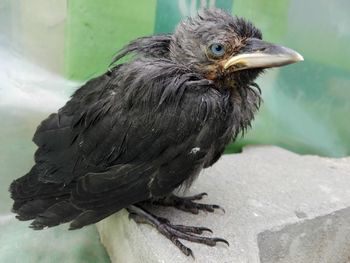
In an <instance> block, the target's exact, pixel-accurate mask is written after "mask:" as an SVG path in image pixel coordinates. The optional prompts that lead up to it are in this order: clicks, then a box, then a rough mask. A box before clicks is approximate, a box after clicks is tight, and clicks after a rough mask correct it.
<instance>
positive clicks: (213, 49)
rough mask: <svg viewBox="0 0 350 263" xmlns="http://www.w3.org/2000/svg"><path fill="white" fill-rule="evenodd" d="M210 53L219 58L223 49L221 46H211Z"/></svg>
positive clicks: (223, 51)
mask: <svg viewBox="0 0 350 263" xmlns="http://www.w3.org/2000/svg"><path fill="white" fill-rule="evenodd" d="M210 51H211V53H213V55H214V56H217V57H221V56H222V55H223V54H224V53H225V48H224V46H223V45H222V44H217V43H216V44H212V45H211V46H210Z"/></svg>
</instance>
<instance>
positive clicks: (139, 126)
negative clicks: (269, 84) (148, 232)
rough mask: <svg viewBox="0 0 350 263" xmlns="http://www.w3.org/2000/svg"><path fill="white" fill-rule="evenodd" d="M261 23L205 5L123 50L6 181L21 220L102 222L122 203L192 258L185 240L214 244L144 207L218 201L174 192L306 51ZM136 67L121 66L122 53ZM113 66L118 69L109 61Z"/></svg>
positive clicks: (53, 118) (36, 225)
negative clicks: (270, 74)
mask: <svg viewBox="0 0 350 263" xmlns="http://www.w3.org/2000/svg"><path fill="white" fill-rule="evenodd" d="M261 39H262V34H261V32H260V30H259V29H257V28H256V27H254V26H253V25H252V24H251V23H250V22H247V21H246V20H244V19H241V18H237V17H232V16H231V15H229V14H228V13H226V12H224V11H222V10H220V9H207V10H202V11H200V12H199V13H198V15H197V16H196V17H193V18H188V19H186V20H184V21H183V22H181V23H180V24H179V25H178V27H177V29H176V30H175V32H174V33H173V34H164V35H154V36H148V37H141V38H138V39H136V40H134V41H132V42H130V43H129V44H128V45H126V46H125V47H124V48H123V49H122V50H121V51H120V52H119V54H118V55H117V56H116V58H115V59H114V61H113V64H112V66H111V68H110V70H108V71H107V72H106V73H105V74H103V75H101V76H99V77H97V78H94V79H92V80H90V81H88V82H87V83H86V84H85V85H83V86H82V87H81V88H79V89H78V90H77V91H76V92H75V93H74V94H73V96H72V97H71V99H70V100H69V101H68V102H67V103H66V105H65V106H63V107H62V108H61V109H60V110H59V111H58V112H57V113H53V114H51V115H50V116H49V117H48V118H47V119H45V120H44V121H43V122H42V123H41V124H40V125H39V127H38V128H37V131H36V133H35V135H34V138H33V141H34V142H35V143H36V145H37V146H38V149H37V151H36V153H35V165H34V166H33V167H32V169H31V170H30V171H29V172H28V173H27V174H26V175H24V176H23V177H21V178H19V179H17V180H14V181H13V182H12V184H11V186H10V192H11V197H12V198H13V199H14V204H13V211H14V212H15V213H17V218H18V219H19V220H33V222H32V223H31V227H32V228H33V229H36V230H37V229H43V228H46V227H52V226H56V225H59V224H61V223H66V222H71V223H70V229H77V228H81V227H83V226H86V225H88V224H93V223H96V222H98V221H100V220H102V219H104V218H105V217H107V216H109V215H111V214H113V213H115V212H117V211H119V210H121V209H122V208H126V209H127V210H128V211H129V213H130V217H131V218H133V219H134V220H135V221H136V222H148V223H149V224H151V225H153V226H154V227H156V228H157V229H158V231H159V232H160V233H162V234H163V235H165V236H166V237H167V238H169V239H170V240H171V241H172V242H173V243H174V244H175V245H176V246H178V247H179V248H180V249H181V251H182V252H183V253H185V254H186V255H193V254H192V251H191V249H189V248H187V247H185V246H184V245H183V244H182V243H181V242H180V241H179V240H178V239H185V240H189V241H192V242H199V243H204V244H207V245H211V246H214V245H215V244H216V242H225V243H227V241H226V240H224V239H221V238H210V237H204V236H201V234H202V232H203V231H210V230H209V229H207V228H204V227H192V226H183V225H172V224H171V223H170V222H169V221H168V220H167V219H165V218H161V217H157V216H156V215H153V214H151V213H150V212H148V211H147V210H145V209H144V204H145V203H151V204H156V205H166V206H174V207H176V208H178V209H182V210H185V211H188V212H192V213H198V211H199V210H205V211H209V212H212V211H214V209H217V208H220V207H219V206H217V205H207V204H200V203H196V202H195V201H196V200H199V199H201V198H202V197H203V195H204V194H199V195H196V196H192V197H179V196H175V195H174V194H173V193H172V192H173V191H174V190H175V189H177V188H179V187H180V186H182V185H186V186H189V185H190V184H191V182H192V181H193V180H194V179H195V178H196V176H197V175H198V174H199V173H200V171H201V170H202V169H204V168H207V167H209V166H211V165H213V164H214V163H215V162H216V161H217V160H218V159H219V158H220V156H221V155H222V153H223V151H224V149H225V146H226V145H227V144H228V143H229V142H230V141H231V140H234V139H235V138H236V136H237V135H238V134H239V133H243V132H244V131H245V129H246V128H247V127H249V126H250V123H251V121H252V119H253V117H254V114H255V113H256V111H257V110H258V108H259V104H260V89H259V87H258V86H257V84H255V83H254V80H255V79H256V78H257V76H258V75H259V74H260V73H261V72H262V71H263V69H264V68H269V67H276V66H282V65H286V64H290V63H294V62H297V61H301V60H303V58H302V57H301V56H300V55H299V54H298V53H297V52H295V51H293V50H291V49H288V48H285V47H282V46H278V45H274V44H270V43H267V42H264V41H262V40H261ZM129 54H132V55H134V56H133V57H132V58H131V59H130V61H129V62H126V63H123V64H119V65H115V62H117V61H118V60H119V59H121V58H122V57H124V56H126V55H129ZM113 65H114V66H113Z"/></svg>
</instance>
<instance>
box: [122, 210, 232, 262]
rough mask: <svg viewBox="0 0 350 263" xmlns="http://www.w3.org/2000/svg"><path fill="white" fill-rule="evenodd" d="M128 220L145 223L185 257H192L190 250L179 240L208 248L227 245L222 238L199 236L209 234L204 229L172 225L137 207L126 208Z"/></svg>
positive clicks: (166, 220)
mask: <svg viewBox="0 0 350 263" xmlns="http://www.w3.org/2000/svg"><path fill="white" fill-rule="evenodd" d="M127 210H128V212H129V218H132V219H133V220H134V221H135V222H136V223H143V224H145V223H147V224H150V225H151V226H153V227H155V228H156V229H157V230H158V231H159V232H160V233H161V234H163V235H164V236H165V237H166V238H168V239H169V240H170V241H171V242H173V243H174V244H175V245H176V246H177V247H178V248H179V249H180V250H181V251H182V253H184V254H185V255H186V256H192V257H194V256H193V253H192V250H191V249H190V248H188V247H186V246H185V245H184V244H182V243H181V242H180V241H179V239H184V240H188V241H191V242H196V243H201V244H205V245H208V246H215V245H216V243H217V242H223V243H225V244H227V245H229V243H228V242H227V241H226V240H225V239H222V238H217V237H214V238H213V237H204V236H200V235H201V234H202V233H203V232H204V231H208V232H211V233H212V231H211V230H210V229H209V228H206V227H195V226H185V225H174V224H171V223H170V221H169V220H168V219H166V218H164V217H158V216H156V215H154V214H152V213H150V212H148V211H147V210H145V209H144V208H142V207H141V206H139V205H131V206H128V207H127Z"/></svg>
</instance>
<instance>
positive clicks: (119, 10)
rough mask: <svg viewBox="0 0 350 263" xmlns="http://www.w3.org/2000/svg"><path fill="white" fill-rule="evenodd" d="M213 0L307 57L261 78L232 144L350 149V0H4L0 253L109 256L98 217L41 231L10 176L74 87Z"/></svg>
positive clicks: (28, 159)
mask: <svg viewBox="0 0 350 263" xmlns="http://www.w3.org/2000/svg"><path fill="white" fill-rule="evenodd" d="M210 6H217V7H220V8H223V9H225V10H227V11H228V12H230V13H232V14H234V15H238V16H242V17H245V18H247V19H249V20H251V21H252V22H253V23H254V24H255V25H256V26H257V27H259V28H260V29H261V30H262V32H263V34H264V39H265V40H268V41H270V42H276V43H279V44H283V45H285V46H288V47H290V48H293V49H295V50H297V51H298V52H299V53H301V54H302V55H303V56H304V58H305V61H304V62H302V63H298V64H295V65H291V66H288V67H283V68H281V69H272V70H269V71H267V73H266V74H264V75H263V76H262V77H261V78H259V80H258V83H259V85H260V87H261V89H262V92H263V99H264V103H263V105H262V107H261V110H260V112H259V113H258V114H257V116H256V120H255V121H254V123H253V128H252V129H251V130H249V132H248V133H247V134H246V135H245V137H244V138H240V139H238V140H237V142H236V143H235V144H234V145H230V146H229V147H228V149H227V152H237V151H239V150H240V149H241V147H242V146H244V145H247V144H274V145H279V146H282V147H284V148H287V149H289V150H292V151H294V152H297V153H302V154H318V155H323V156H332V157H341V156H347V155H350V136H349V134H350V122H349V113H350V45H349V43H350V15H349V10H350V1H348V0H335V1H326V0H309V1H302V0H279V1H268V0H233V1H231V0H229V1H228V0H227V1H226V0H140V1H130V0H118V1H115V0H102V1H96V0H74V1H73V0H67V1H62V0H26V1H23V0H0V119H1V126H0V145H1V147H0V200H1V201H0V232H1V233H2V235H1V238H0V262H24V261H23V260H22V259H23V257H26V259H27V260H26V261H25V262H61V261H62V259H60V256H59V255H62V254H64V255H65V259H64V262H108V261H109V259H108V256H107V255H106V253H105V252H104V250H103V248H102V247H101V245H100V244H99V243H98V235H97V233H96V231H95V229H94V227H93V226H91V227H88V228H86V229H85V230H84V231H76V232H73V233H72V232H69V234H68V233H67V231H66V230H65V227H59V228H54V229H50V230H47V232H39V233H38V232H35V234H33V231H32V230H29V229H28V228H27V227H26V226H27V223H26V222H25V223H19V222H17V221H16V220H14V219H13V216H11V214H10V206H11V200H10V198H9V195H8V192H7V188H8V185H9V184H10V182H11V181H12V180H13V179H15V178H17V177H20V176H22V175H23V174H25V173H26V172H27V171H28V170H29V169H30V167H31V165H32V164H33V153H34V151H35V149H36V147H35V145H34V144H33V143H32V142H31V138H32V135H33V133H34V131H35V129H36V126H37V125H38V124H39V123H40V120H42V119H43V118H45V117H46V116H47V115H48V114H49V113H51V112H53V111H56V110H57V109H58V108H59V107H61V106H62V105H63V104H64V102H65V101H66V100H67V99H68V96H69V94H71V93H72V92H73V90H74V87H77V86H79V85H80V84H81V83H83V82H85V81H86V80H88V79H89V78H91V77H93V76H96V75H98V74H101V73H103V72H105V71H106V69H107V68H108V65H109V64H110V62H111V59H112V57H113V56H114V55H115V53H116V52H117V51H118V50H119V49H120V48H121V47H122V46H123V45H125V44H127V43H128V41H130V40H132V39H134V38H136V37H140V36H145V35H151V34H156V33H162V32H172V31H173V29H174V27H175V26H176V24H177V23H178V22H179V21H180V19H181V18H182V17H185V16H190V15H195V14H196V11H197V9H199V8H201V7H210ZM71 81H75V83H72V82H71ZM76 82H79V83H80V84H78V83H76ZM45 233H46V234H45ZM71 233H72V234H71ZM82 240H85V242H83V241H82ZM87 240H90V241H89V242H87ZM42 244H45V247H44V248H45V249H43V245H42ZM48 244H51V247H50V246H48ZM58 244H60V245H58ZM46 245H47V246H46ZM67 247H69V251H68V250H67V249H66V248H67ZM39 250H40V252H39ZM21 251H22V252H23V253H19V252H21ZM53 251H54V252H53ZM88 251H90V252H91V253H90V254H87V253H88ZM86 255H89V256H88V257H86Z"/></svg>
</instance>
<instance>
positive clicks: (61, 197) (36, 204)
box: [9, 165, 81, 229]
mask: <svg viewBox="0 0 350 263" xmlns="http://www.w3.org/2000/svg"><path fill="white" fill-rule="evenodd" d="M39 175H40V169H39V167H38V166H37V165H35V166H34V167H33V168H32V169H31V170H30V172H29V173H27V174H26V175H24V176H22V177H21V178H18V179H16V180H14V181H13V182H12V183H11V185H10V188H9V191H10V193H11V198H12V199H13V200H14V204H13V207H12V211H13V212H14V213H16V214H17V216H16V218H17V219H19V220H33V219H34V221H33V222H32V224H31V227H32V228H34V229H42V228H44V227H51V226H55V225H59V224H61V223H65V222H69V221H71V220H72V219H74V218H75V217H76V216H77V215H79V214H80V213H81V210H79V209H77V208H76V207H74V206H73V205H72V204H71V203H70V202H69V198H70V189H68V188H67V187H64V185H61V184H54V183H43V182H41V181H39V180H38V177H39Z"/></svg>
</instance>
